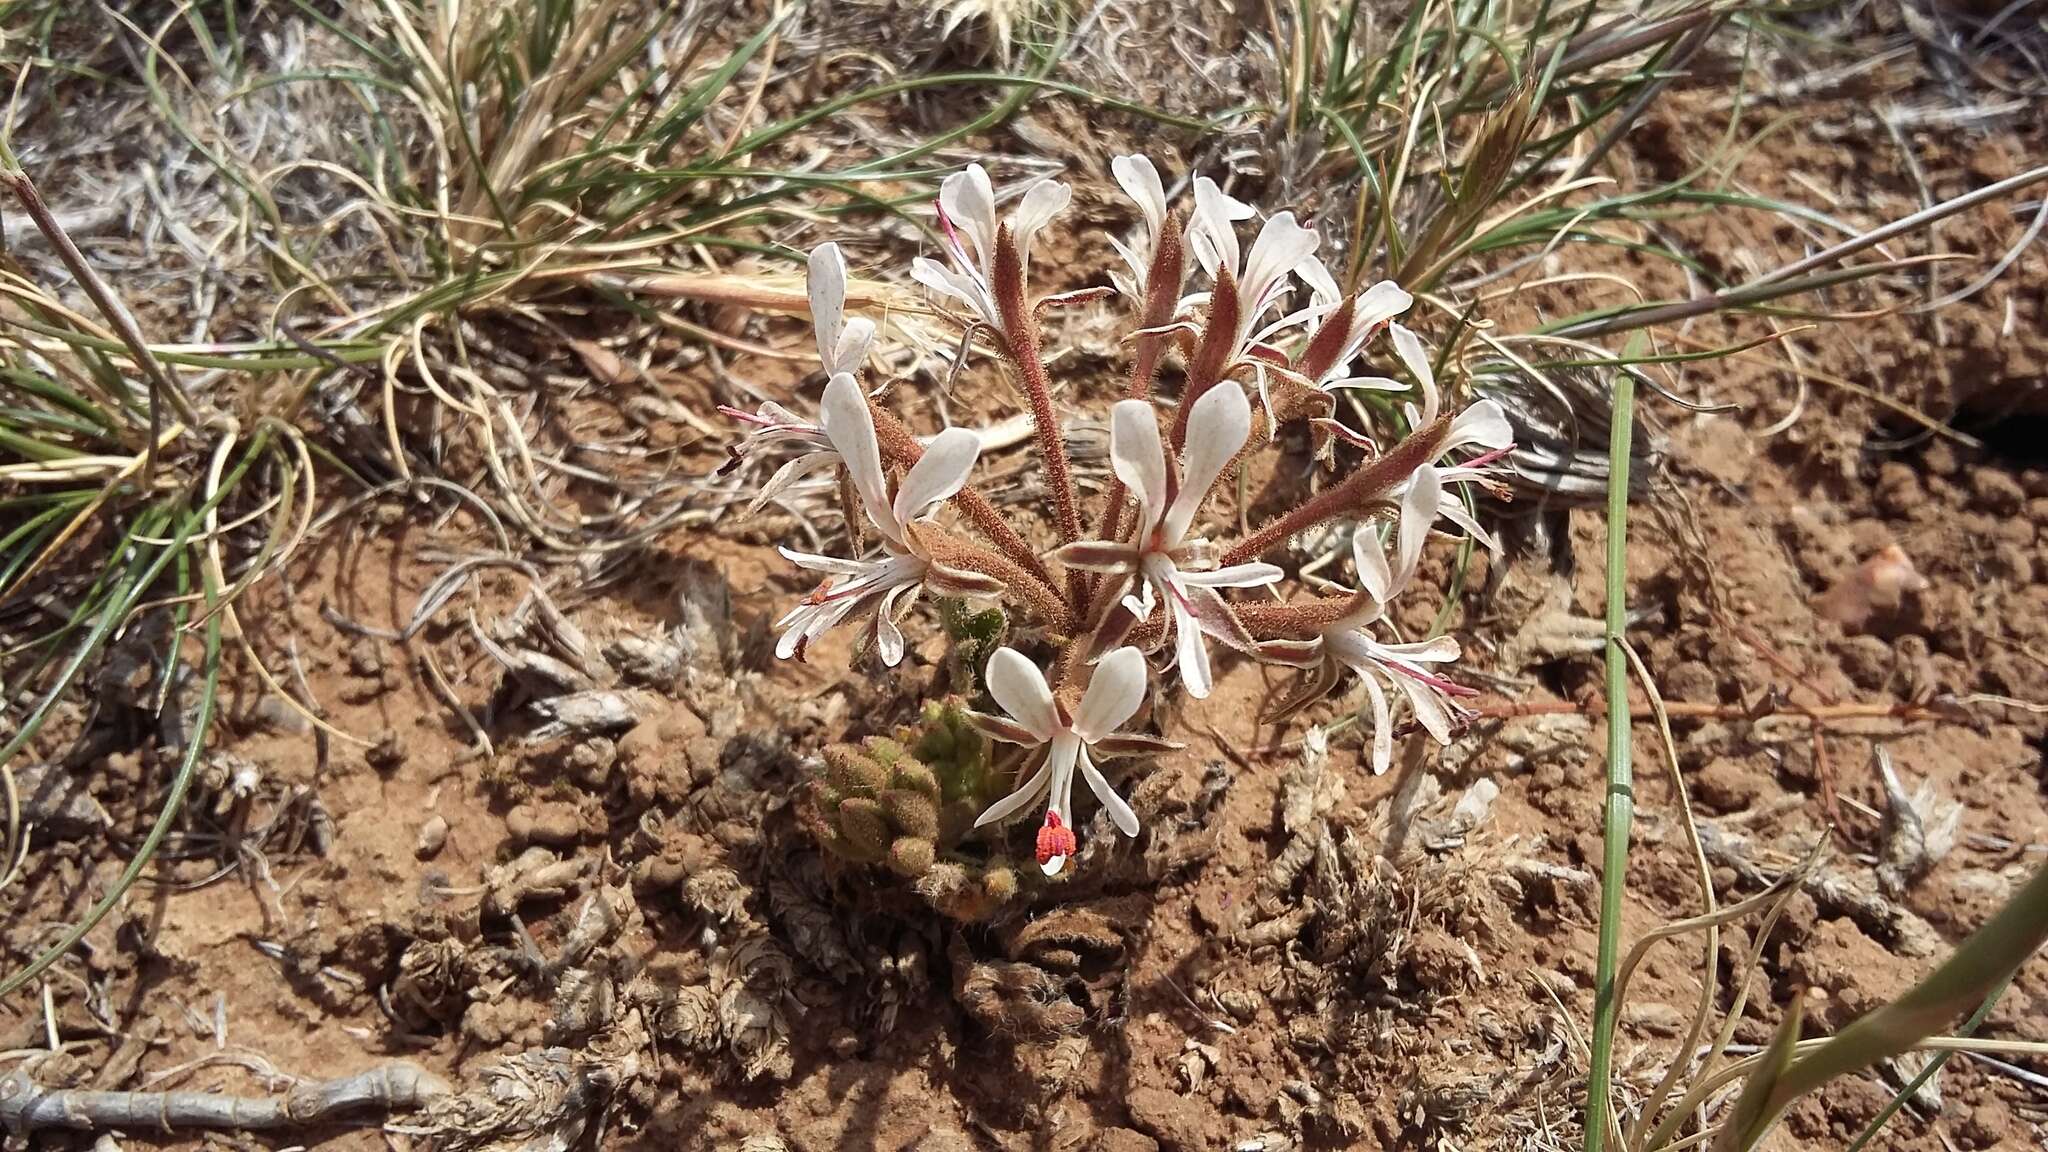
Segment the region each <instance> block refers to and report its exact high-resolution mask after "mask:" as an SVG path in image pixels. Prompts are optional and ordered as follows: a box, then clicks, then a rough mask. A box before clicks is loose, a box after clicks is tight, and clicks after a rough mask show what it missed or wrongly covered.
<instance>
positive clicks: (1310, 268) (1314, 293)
mask: <svg viewBox="0 0 2048 1152" xmlns="http://www.w3.org/2000/svg"><path fill="white" fill-rule="evenodd" d="M1294 274H1295V275H1296V276H1299V277H1301V282H1302V283H1304V284H1306V285H1308V290H1309V299H1310V300H1311V301H1312V302H1313V303H1312V304H1311V306H1310V310H1315V311H1322V312H1327V311H1329V310H1330V309H1331V308H1334V307H1336V306H1337V303H1338V302H1339V301H1341V300H1343V299H1344V290H1343V289H1342V288H1339V287H1338V286H1337V278H1336V277H1335V276H1332V275H1330V270H1329V269H1328V268H1325V267H1323V262H1322V261H1321V260H1318V259H1316V258H1315V257H1313V256H1311V257H1309V258H1308V259H1306V260H1303V261H1302V262H1301V263H1300V264H1297V265H1295V267H1294ZM1353 327H1356V325H1355V324H1354V325H1353Z"/></svg>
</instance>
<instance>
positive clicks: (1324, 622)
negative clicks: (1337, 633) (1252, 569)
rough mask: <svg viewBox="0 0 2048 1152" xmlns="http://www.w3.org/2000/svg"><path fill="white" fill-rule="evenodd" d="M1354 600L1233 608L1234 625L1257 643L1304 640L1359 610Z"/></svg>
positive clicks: (1334, 598)
mask: <svg viewBox="0 0 2048 1152" xmlns="http://www.w3.org/2000/svg"><path fill="white" fill-rule="evenodd" d="M1361 606H1362V605H1360V604H1359V603H1358V598H1357V597H1356V596H1317V597H1314V598H1313V599H1308V600H1290V601H1288V602H1286V603H1284V604H1233V605H1231V607H1232V608H1233V609H1235V610H1236V612H1237V621H1238V623H1240V624H1243V625H1244V630H1245V631H1247V632H1249V633H1251V634H1252V636H1253V637H1254V638H1256V639H1259V640H1306V639H1309V638H1311V637H1313V636H1315V635H1316V634H1317V633H1319V632H1321V631H1322V630H1323V629H1325V628H1327V627H1329V626H1330V625H1332V624H1335V623H1336V622H1337V621H1339V620H1342V619H1343V618H1344V617H1345V616H1347V615H1349V614H1350V613H1351V612H1352V611H1353V610H1354V609H1356V608H1359V607H1361Z"/></svg>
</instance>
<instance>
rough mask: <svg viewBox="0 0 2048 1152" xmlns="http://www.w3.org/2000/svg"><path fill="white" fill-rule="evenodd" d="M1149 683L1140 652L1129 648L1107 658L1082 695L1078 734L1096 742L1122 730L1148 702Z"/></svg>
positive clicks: (1113, 653) (1097, 669) (1098, 664)
mask: <svg viewBox="0 0 2048 1152" xmlns="http://www.w3.org/2000/svg"><path fill="white" fill-rule="evenodd" d="M1147 679H1148V676H1147V673H1146V668H1145V654H1144V653H1143V652H1140V651H1138V650H1137V649H1136V648H1132V647H1130V646H1128V645H1126V646H1125V647H1122V648H1119V649H1117V650H1116V651H1114V652H1111V653H1110V654H1109V655H1107V656H1104V657H1103V658H1102V660H1101V661H1100V662H1098V663H1097V664H1096V665H1095V673H1094V675H1093V676H1092V677H1091V678H1090V679H1089V681H1088V691H1086V692H1084V693H1082V695H1081V707H1080V709H1079V710H1078V711H1077V712H1076V713H1075V715H1074V731H1075V732H1078V733H1080V735H1081V739H1083V740H1087V741H1095V740H1100V739H1102V738H1103V737H1104V736H1107V735H1109V734H1110V733H1112V732H1114V731H1116V730H1117V729H1118V728H1121V727H1122V726H1123V723H1124V721H1126V720H1129V719H1130V718H1131V713H1133V712H1136V711H1137V710H1138V705H1140V704H1142V703H1144V702H1145V686H1146V682H1147Z"/></svg>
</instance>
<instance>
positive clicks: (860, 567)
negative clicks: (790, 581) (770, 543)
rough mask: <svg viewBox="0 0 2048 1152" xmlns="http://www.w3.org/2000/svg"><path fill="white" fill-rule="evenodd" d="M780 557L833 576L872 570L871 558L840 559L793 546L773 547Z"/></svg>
mask: <svg viewBox="0 0 2048 1152" xmlns="http://www.w3.org/2000/svg"><path fill="white" fill-rule="evenodd" d="M775 550H776V551H777V552H780V553H782V558H783V559H785V560H787V561H789V562H790V563H792V564H794V565H796V566H797V567H799V568H807V569H809V570H810V571H812V572H830V573H832V574H833V575H835V576H865V575H867V574H868V573H869V572H872V571H874V567H875V565H874V562H873V561H871V560H841V559H840V558H839V557H837V556H820V555H818V554H817V553H814V552H799V551H797V550H796V549H794V548H780V547H778V548H777V549H775Z"/></svg>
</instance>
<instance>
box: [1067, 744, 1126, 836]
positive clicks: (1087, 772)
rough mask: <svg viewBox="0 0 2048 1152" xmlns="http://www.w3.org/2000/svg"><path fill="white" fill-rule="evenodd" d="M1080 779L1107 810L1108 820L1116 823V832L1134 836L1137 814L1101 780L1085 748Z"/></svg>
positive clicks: (1082, 755)
mask: <svg viewBox="0 0 2048 1152" xmlns="http://www.w3.org/2000/svg"><path fill="white" fill-rule="evenodd" d="M1081 778H1082V779H1083V780H1086V781H1087V782H1088V790H1089V791H1090V792H1093V793H1095V798H1096V799H1097V800H1100V801H1101V802H1102V806H1103V807H1104V808H1106V809H1108V810H1109V818H1110V819H1111V820H1113V821H1115V822H1116V829H1117V831H1119V832H1122V833H1123V834H1124V835H1126V836H1136V835H1137V834H1138V814H1137V813H1136V812H1133V811H1131V806H1130V805H1129V804H1126V803H1124V798H1123V797H1121V796H1119V795H1117V794H1116V789H1114V788H1112V787H1110V786H1109V781H1107V780H1105V779H1103V778H1102V772H1101V770H1099V769H1097V768H1096V767H1095V761H1094V760H1093V759H1092V758H1091V757H1090V756H1089V755H1088V750H1087V749H1086V748H1083V749H1081Z"/></svg>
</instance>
